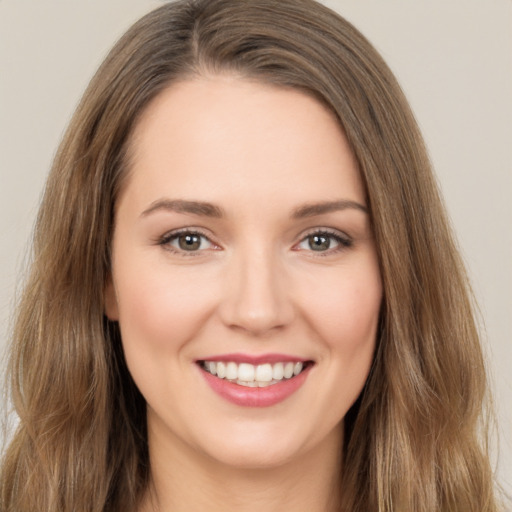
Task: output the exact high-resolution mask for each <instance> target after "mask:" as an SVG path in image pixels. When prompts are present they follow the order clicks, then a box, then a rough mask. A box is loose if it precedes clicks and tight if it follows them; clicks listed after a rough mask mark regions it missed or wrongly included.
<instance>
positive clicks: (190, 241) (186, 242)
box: [179, 235, 201, 251]
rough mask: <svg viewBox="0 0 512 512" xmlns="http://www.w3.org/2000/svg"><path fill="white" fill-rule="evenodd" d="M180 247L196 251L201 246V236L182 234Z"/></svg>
mask: <svg viewBox="0 0 512 512" xmlns="http://www.w3.org/2000/svg"><path fill="white" fill-rule="evenodd" d="M179 245H180V249H183V250H184V251H195V250H196V249H199V247H200V246H201V238H200V237H199V236H198V235H182V236H180V238H179Z"/></svg>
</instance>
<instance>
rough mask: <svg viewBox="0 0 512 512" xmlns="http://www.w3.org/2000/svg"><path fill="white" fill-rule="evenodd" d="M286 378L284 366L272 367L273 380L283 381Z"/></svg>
mask: <svg viewBox="0 0 512 512" xmlns="http://www.w3.org/2000/svg"><path fill="white" fill-rule="evenodd" d="M283 377H284V364H283V363H276V364H275V365H274V366H273V367H272V378H273V379H275V380H281V379H282V378H283Z"/></svg>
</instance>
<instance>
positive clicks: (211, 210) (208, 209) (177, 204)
mask: <svg viewBox="0 0 512 512" xmlns="http://www.w3.org/2000/svg"><path fill="white" fill-rule="evenodd" d="M158 210H165V211H171V212H177V213H189V214H192V215H200V216H203V217H214V218H221V217H223V216H224V212H223V210H222V208H219V207H218V206H215V205H214V204H211V203H206V202H203V201H185V200H183V199H158V200H156V201H154V202H153V203H151V204H150V206H149V208H148V209H147V210H144V211H143V212H142V214H141V217H146V216H147V215H149V214H150V213H153V212H156V211H158Z"/></svg>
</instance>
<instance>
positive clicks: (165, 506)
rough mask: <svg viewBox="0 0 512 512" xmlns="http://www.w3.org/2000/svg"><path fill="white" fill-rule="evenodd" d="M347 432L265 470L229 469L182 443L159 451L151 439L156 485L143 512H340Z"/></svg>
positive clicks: (149, 492)
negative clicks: (345, 435)
mask: <svg viewBox="0 0 512 512" xmlns="http://www.w3.org/2000/svg"><path fill="white" fill-rule="evenodd" d="M341 431H342V428H341V426H340V427H339V428H337V429H335V431H333V432H332V433H331V434H330V436H329V437H328V438H327V439H324V440H323V442H322V446H316V447H315V448H314V450H310V451H309V452H305V453H303V454H300V455H299V456H297V457H295V458H294V459H293V460H290V461H286V462H284V463H282V464H280V465H277V466H273V467H264V468H251V467H238V466H230V465H226V464H223V463H221V462H219V461H216V460H212V459H211V458H209V457H208V456H206V455H204V454H198V453H197V452H193V451H192V450H191V449H190V447H189V446H187V445H185V444H182V443H176V442H175V441H176V440H174V442H172V443H169V444H168V445H167V446H165V447H162V445H161V443H158V450H157V449H156V447H155V443H152V439H151V437H152V436H151V435H150V438H149V441H150V442H149V448H150V460H151V484H150V488H149V489H148V491H147V493H146V496H145V498H144V501H143V506H142V507H141V512H180V511H183V510H186V511H187V512H199V511H201V512H203V511H204V510H208V512H220V511H222V512H235V511H236V512H239V511H240V510H243V511H244V512H261V510H265V511H266V512H277V511H282V510H293V511H294V512H335V511H338V510H339V502H340V481H341V475H340V470H341V444H342V437H341ZM153 448H155V449H153ZM162 448H163V449H162Z"/></svg>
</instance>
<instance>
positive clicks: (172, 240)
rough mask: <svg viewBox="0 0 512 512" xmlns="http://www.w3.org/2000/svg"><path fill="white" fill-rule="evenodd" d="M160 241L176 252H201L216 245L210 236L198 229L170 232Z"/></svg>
mask: <svg viewBox="0 0 512 512" xmlns="http://www.w3.org/2000/svg"><path fill="white" fill-rule="evenodd" d="M159 243H160V245H164V246H167V247H168V248H170V249H172V250H174V251H176V252H199V251H203V250H205V249H212V248H214V247H216V246H215V245H214V244H213V243H212V242H211V241H210V240H209V239H208V237H206V236H205V235H203V234H202V233H198V232H196V231H180V232H178V233H169V234H167V235H165V236H164V237H163V238H162V239H161V240H160V241H159Z"/></svg>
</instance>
